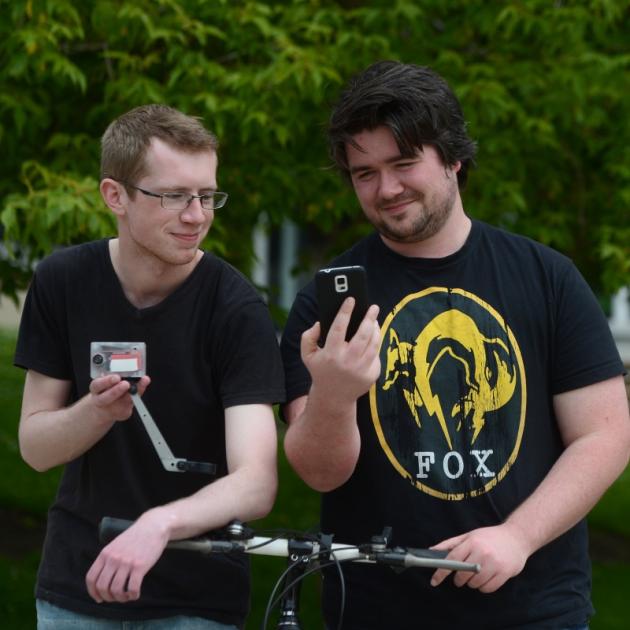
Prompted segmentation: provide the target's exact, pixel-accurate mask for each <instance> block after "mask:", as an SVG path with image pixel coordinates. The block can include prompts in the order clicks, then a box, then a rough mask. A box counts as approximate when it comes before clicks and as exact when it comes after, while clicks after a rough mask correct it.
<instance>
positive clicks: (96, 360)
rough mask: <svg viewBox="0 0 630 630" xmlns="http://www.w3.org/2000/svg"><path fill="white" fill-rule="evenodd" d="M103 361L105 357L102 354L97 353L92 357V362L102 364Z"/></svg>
mask: <svg viewBox="0 0 630 630" xmlns="http://www.w3.org/2000/svg"><path fill="white" fill-rule="evenodd" d="M103 361H105V357H104V356H103V355H102V354H95V355H94V356H93V357H92V363H94V365H101V364H102V363H103Z"/></svg>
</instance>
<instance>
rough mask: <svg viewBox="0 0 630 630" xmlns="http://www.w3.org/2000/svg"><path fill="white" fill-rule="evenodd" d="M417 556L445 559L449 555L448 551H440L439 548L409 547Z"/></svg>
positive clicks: (411, 552)
mask: <svg viewBox="0 0 630 630" xmlns="http://www.w3.org/2000/svg"><path fill="white" fill-rule="evenodd" d="M407 553H410V554H411V555H412V556H416V558H428V559H429V560H443V559H444V558H446V556H448V551H438V550H437V549H407Z"/></svg>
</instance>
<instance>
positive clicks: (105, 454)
mask: <svg viewBox="0 0 630 630" xmlns="http://www.w3.org/2000/svg"><path fill="white" fill-rule="evenodd" d="M92 341H144V342H145V343H146V347H147V368H146V370H147V374H148V375H149V376H150V377H151V385H150V386H149V387H148V389H147V391H146V392H145V394H144V396H143V401H144V403H145V405H146V406H147V408H148V410H149V411H150V413H151V415H152V416H153V418H154V420H155V422H156V424H157V425H158V427H159V429H160V431H161V433H162V434H163V436H164V438H165V440H166V442H167V444H168V445H169V447H170V449H171V451H172V452H173V454H174V456H175V457H183V458H186V459H190V460H193V461H202V462H212V463H215V464H217V467H218V473H217V476H218V477H221V476H224V475H226V474H227V465H226V453H225V427H224V409H225V408H227V407H231V406H234V405H242V404H252V403H275V402H280V401H282V400H284V383H283V374H282V365H281V360H280V354H279V349H278V345H277V340H276V335H275V331H274V329H273V325H272V322H271V320H270V317H269V313H268V310H267V307H266V305H265V304H264V303H263V301H262V300H261V298H260V297H259V295H258V294H257V293H256V291H255V290H254V288H253V287H252V286H251V285H250V283H249V282H248V281H247V280H246V279H245V278H244V277H243V276H242V275H241V274H240V273H239V272H237V271H236V270H235V269H234V268H232V267H231V266H229V265H228V264H227V263H225V262H224V261H222V260H220V259H219V258H216V257H215V256H213V255H211V254H208V253H206V254H204V256H203V258H202V259H201V260H200V261H199V263H198V264H197V266H196V267H195V269H194V270H193V272H192V273H191V274H190V276H189V277H188V278H187V279H186V280H185V281H184V282H183V283H182V284H181V285H180V286H179V287H178V288H177V289H176V290H175V291H173V293H171V294H170V295H169V296H168V297H167V298H166V299H164V300H163V301H162V302H160V303H159V304H157V305H155V306H152V307H149V308H145V309H137V308H135V307H134V306H133V305H132V304H131V303H130V302H129V301H128V300H127V299H126V297H125V295H124V293H123V290H122V287H121V285H120V283H119V280H118V277H117V276H116V274H115V272H114V269H113V267H112V264H111V259H110V256H109V250H108V241H107V240H102V241H96V242H93V243H88V244H85V245H81V246H77V247H71V248H68V249H64V250H61V251H59V252H57V253H54V254H53V255H51V256H49V257H48V258H47V259H45V260H44V261H42V263H40V264H39V265H38V267H37V270H36V273H35V274H34V277H33V281H32V284H31V287H30V290H29V293H28V296H27V299H26V301H25V304H24V313H23V316H22V321H21V325H20V332H19V337H18V344H17V350H16V354H15V364H16V365H18V366H20V367H24V368H28V369H32V370H35V371H37V372H40V373H42V374H45V375H47V376H50V377H53V378H57V379H63V380H69V381H71V383H72V394H71V399H72V400H71V402H72V401H75V400H78V399H79V398H81V397H82V396H84V395H85V394H86V393H87V392H88V388H89V384H90V380H91V379H90V342H92ZM211 481H212V478H210V477H208V476H207V475H203V474H197V473H173V472H167V471H166V470H164V468H163V467H162V464H161V462H160V460H159V458H158V455H157V453H156V452H155V450H154V448H153V445H152V443H151V441H150V438H149V436H148V435H147V433H146V431H145V430H144V427H143V425H142V423H141V422H140V420H139V418H138V417H137V414H136V412H135V411H134V415H133V417H131V418H130V419H129V420H127V421H125V422H118V423H115V425H114V426H113V427H112V429H111V430H110V431H109V432H108V433H107V434H106V435H105V436H104V437H103V438H102V439H101V440H99V442H97V443H96V444H95V445H94V446H93V447H92V448H91V449H89V450H88V451H87V452H86V453H84V454H83V455H82V456H80V457H78V458H77V459H76V460H74V461H72V462H70V463H69V464H67V465H66V467H65V469H64V474H63V477H62V480H61V483H60V487H59V490H58V494H57V498H56V500H55V502H54V504H53V505H52V507H51V509H50V511H49V515H48V528H47V533H46V541H45V545H44V552H43V557H42V562H41V565H40V569H39V574H38V581H37V588H36V594H37V596H38V597H41V598H43V599H46V600H49V601H51V602H52V603H54V604H56V605H58V606H62V607H64V608H68V609H71V610H75V611H79V612H83V613H85V614H89V615H94V616H102V617H111V618H117V619H143V618H153V617H163V616H171V615H175V614H190V615H196V616H203V617H208V618H212V619H215V620H218V621H220V622H224V623H233V624H237V625H239V624H241V623H242V622H243V620H244V617H245V615H246V612H247V608H248V601H249V571H248V563H247V560H246V559H245V558H244V557H240V556H235V555H233V554H232V555H227V554H226V555H224V556H221V555H212V556H204V557H202V556H201V555H197V554H193V553H182V552H172V551H166V552H165V554H164V555H163V556H162V558H161V559H160V560H159V561H158V563H157V564H156V566H155V567H154V568H153V569H151V571H149V573H148V574H147V576H146V578H145V580H144V583H143V586H142V596H141V598H140V600H139V601H137V602H130V603H126V604H96V603H95V602H94V601H93V600H92V599H91V598H90V597H89V595H88V593H87V591H86V587H85V575H86V572H87V570H88V569H89V567H90V565H91V564H92V562H93V561H94V560H95V558H96V556H97V555H98V553H99V552H100V549H101V548H102V545H100V544H99V542H98V540H97V527H98V524H99V522H100V520H101V518H102V517H103V516H114V517H118V518H126V519H136V518H137V517H138V516H140V514H142V513H143V512H144V511H146V510H147V509H149V508H151V507H154V506H156V505H161V504H164V503H167V502H169V501H172V500H175V499H178V498H181V497H185V496H188V495H191V494H193V493H194V492H196V491H197V490H199V489H200V488H202V487H203V486H205V485H207V484H208V483H210V482H211Z"/></svg>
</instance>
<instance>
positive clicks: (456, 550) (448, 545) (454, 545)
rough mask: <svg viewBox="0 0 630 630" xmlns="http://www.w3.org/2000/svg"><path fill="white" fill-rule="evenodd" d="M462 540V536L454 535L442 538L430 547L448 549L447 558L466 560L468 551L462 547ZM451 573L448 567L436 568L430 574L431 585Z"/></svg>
mask: <svg viewBox="0 0 630 630" xmlns="http://www.w3.org/2000/svg"><path fill="white" fill-rule="evenodd" d="M464 540H465V537H464V536H455V537H454V538H448V539H447V540H443V541H442V542H440V543H438V544H437V545H433V546H432V547H431V549H435V550H437V551H448V552H449V554H448V556H447V558H448V560H457V561H461V562H467V560H466V558H467V556H468V552H467V551H466V550H464V549H463V547H462V542H463V541H464ZM451 573H453V571H451V570H449V569H437V570H436V571H435V572H434V573H433V575H432V576H431V586H439V585H440V584H442V582H444V580H445V579H446V578H447V577H448V576H449V575H450V574H451Z"/></svg>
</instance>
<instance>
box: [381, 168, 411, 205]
mask: <svg viewBox="0 0 630 630" xmlns="http://www.w3.org/2000/svg"><path fill="white" fill-rule="evenodd" d="M404 190H405V187H404V185H403V183H402V181H401V180H400V177H398V175H397V174H396V173H395V172H392V171H389V170H384V171H383V172H382V173H381V178H380V181H379V195H380V197H381V198H382V199H393V198H394V197H397V196H398V195H400V193H401V192H403V191H404Z"/></svg>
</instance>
